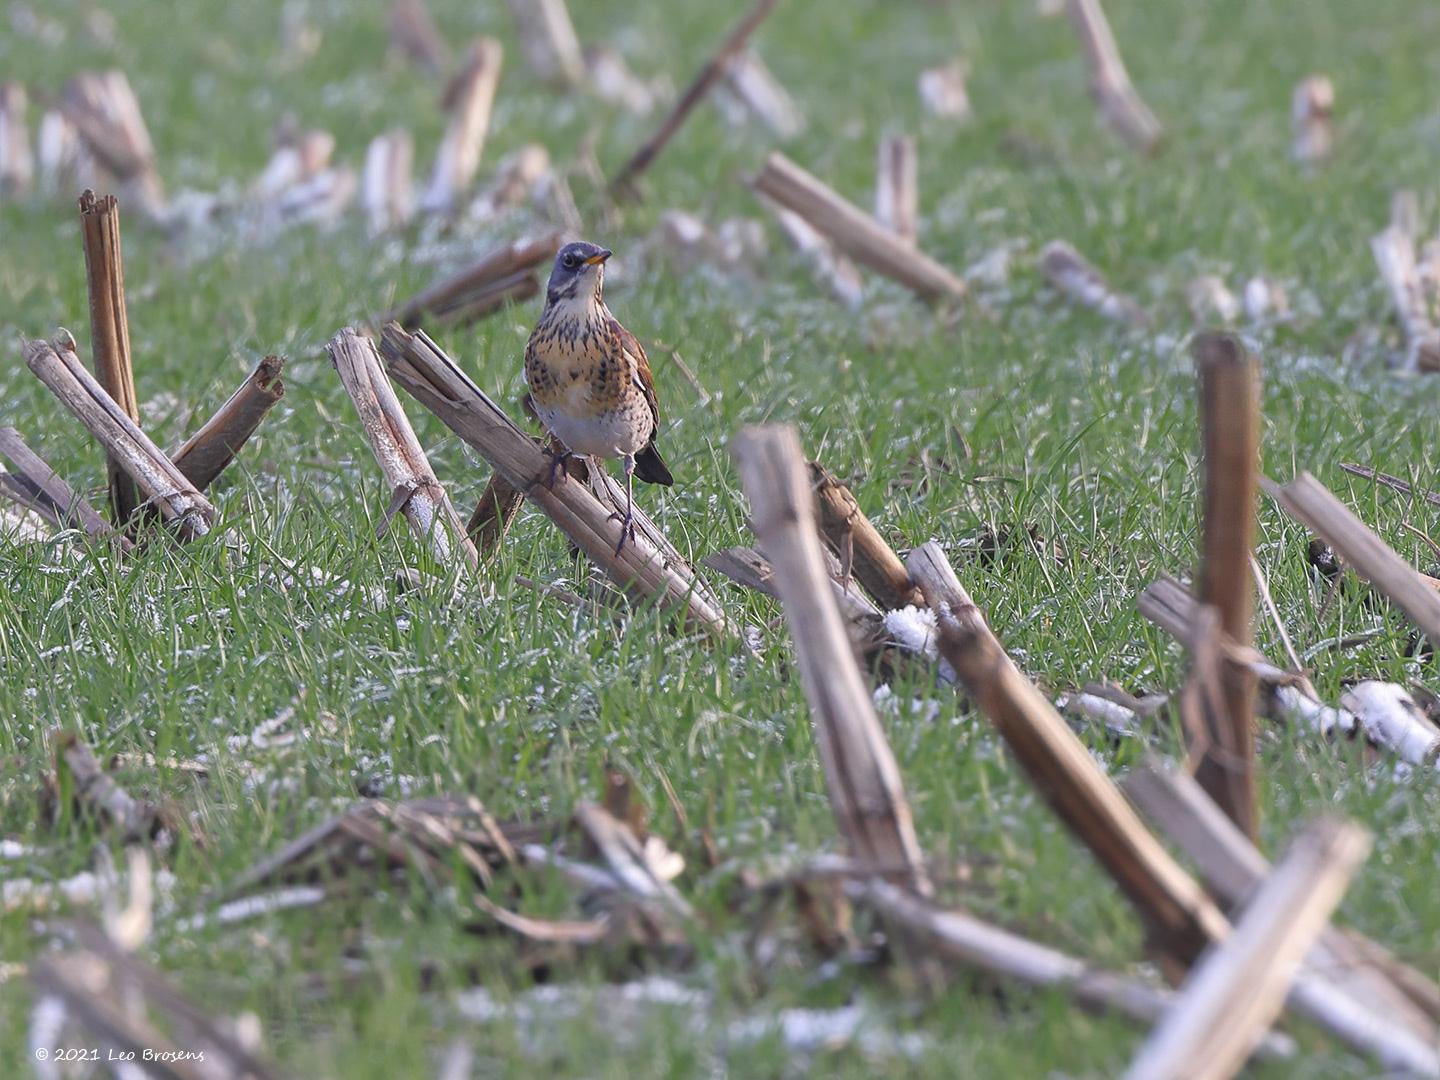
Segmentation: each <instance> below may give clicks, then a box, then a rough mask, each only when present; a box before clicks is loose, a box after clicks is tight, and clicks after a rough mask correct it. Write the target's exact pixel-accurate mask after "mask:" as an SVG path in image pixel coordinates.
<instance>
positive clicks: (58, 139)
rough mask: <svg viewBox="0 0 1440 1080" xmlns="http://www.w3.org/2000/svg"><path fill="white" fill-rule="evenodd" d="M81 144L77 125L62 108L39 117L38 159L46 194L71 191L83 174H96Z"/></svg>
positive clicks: (37, 134)
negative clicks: (71, 121) (76, 129)
mask: <svg viewBox="0 0 1440 1080" xmlns="http://www.w3.org/2000/svg"><path fill="white" fill-rule="evenodd" d="M87 157H88V155H87V153H86V151H85V148H84V147H83V146H82V145H81V143H80V136H79V134H78V133H77V132H76V131H75V125H74V124H72V123H70V121H69V119H68V118H67V117H66V116H65V113H64V112H62V111H61V110H60V109H50V110H49V111H47V112H46V113H44V114H43V115H42V116H41V117H40V126H39V127H38V128H37V129H36V131H35V158H36V163H37V165H38V166H39V172H40V189H41V191H43V192H45V194H47V195H56V194H59V193H61V192H65V193H67V194H68V193H69V192H70V191H71V190H73V189H74V188H76V187H78V186H79V185H80V183H81V180H80V178H81V177H82V176H88V175H93V171H94V170H93V164H92V163H90V162H88V161H87V160H85V159H86V158H87Z"/></svg>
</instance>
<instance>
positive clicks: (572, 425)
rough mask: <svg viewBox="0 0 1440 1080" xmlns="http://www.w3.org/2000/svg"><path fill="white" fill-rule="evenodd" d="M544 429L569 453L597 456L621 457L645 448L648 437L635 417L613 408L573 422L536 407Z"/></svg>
mask: <svg viewBox="0 0 1440 1080" xmlns="http://www.w3.org/2000/svg"><path fill="white" fill-rule="evenodd" d="M535 411H536V412H537V413H539V414H540V419H541V420H543V421H544V422H545V427H546V428H548V429H549V431H550V433H551V434H552V435H554V436H555V437H556V438H557V439H559V440H560V441H561V442H563V443H564V444H565V445H566V446H567V447H569V448H570V450H571V451H572V452H573V453H576V454H596V455H598V456H600V457H609V458H615V457H624V456H625V455H627V454H638V453H639V452H640V451H641V450H643V449H644V448H645V442H646V440H645V439H643V438H641V436H642V435H644V434H648V433H647V432H646V431H645V430H644V427H645V425H643V424H641V423H639V422H638V421H639V418H638V417H635V416H632V415H630V410H628V409H623V408H622V409H615V410H613V411H611V412H608V413H605V414H603V415H601V416H596V417H589V418H587V419H577V418H576V417H573V416H570V415H569V414H567V413H563V412H559V411H557V410H554V409H546V408H537V409H536V410H535Z"/></svg>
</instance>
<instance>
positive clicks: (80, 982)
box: [30, 923, 280, 1080]
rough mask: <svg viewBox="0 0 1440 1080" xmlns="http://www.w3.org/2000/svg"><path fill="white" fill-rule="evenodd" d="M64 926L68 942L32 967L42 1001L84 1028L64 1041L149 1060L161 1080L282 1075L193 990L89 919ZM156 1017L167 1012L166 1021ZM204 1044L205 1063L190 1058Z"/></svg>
mask: <svg viewBox="0 0 1440 1080" xmlns="http://www.w3.org/2000/svg"><path fill="white" fill-rule="evenodd" d="M66 930H67V937H68V938H69V942H70V943H69V945H68V946H67V947H66V948H65V949H63V950H61V951H57V952H51V953H48V954H46V955H44V956H41V957H38V958H37V959H36V960H35V961H33V962H32V964H31V966H30V977H31V979H33V980H34V982H35V990H36V999H37V1001H43V1000H49V1001H52V1002H58V1003H59V1005H60V1007H61V1009H62V1010H63V1015H64V1017H65V1019H66V1020H67V1021H73V1022H74V1023H75V1024H76V1025H78V1026H79V1027H80V1028H81V1029H82V1030H83V1032H84V1034H83V1035H81V1036H79V1037H77V1038H72V1039H67V1040H66V1042H65V1043H64V1045H88V1044H93V1043H99V1044H100V1045H102V1046H104V1047H106V1048H107V1049H106V1051H105V1053H106V1056H107V1057H108V1059H109V1060H111V1061H127V1060H128V1061H134V1062H138V1061H140V1060H144V1061H145V1062H146V1070H145V1073H144V1075H147V1076H156V1077H163V1078H164V1080H215V1078H217V1077H225V1078H233V1080H240V1078H245V1080H280V1074H279V1073H278V1072H276V1071H275V1070H274V1069H273V1068H272V1067H271V1066H270V1065H269V1064H268V1063H266V1062H265V1061H263V1060H261V1059H260V1058H259V1057H258V1056H257V1055H256V1054H255V1053H254V1052H253V1051H252V1050H251V1049H248V1048H247V1047H245V1046H244V1045H242V1043H241V1041H240V1040H239V1039H237V1038H236V1037H235V1036H234V1035H233V1034H232V1033H231V1030H230V1028H231V1025H229V1024H222V1023H220V1022H217V1021H216V1020H214V1019H213V1018H211V1017H210V1016H207V1015H206V1014H205V1013H203V1012H201V1011H200V1010H199V1009H197V1008H196V1007H195V1006H194V1004H193V1002H192V999H191V997H190V996H189V995H188V994H186V993H184V992H183V991H181V990H180V989H179V988H177V987H175V986H173V985H171V984H170V982H168V981H167V980H166V979H165V978H164V976H162V975H161V974H160V973H159V972H158V971H156V970H155V969H154V968H151V967H150V966H148V965H147V964H145V963H143V962H141V961H140V960H138V959H136V958H135V957H134V956H133V955H131V953H130V952H128V951H127V950H126V949H125V948H123V947H122V946H121V945H120V944H118V943H117V942H115V941H112V940H111V939H110V938H109V937H108V936H106V935H105V934H104V933H102V932H101V931H99V930H98V929H96V928H94V927H92V926H89V925H87V924H83V923H71V924H69V925H68V926H67V927H66ZM151 1016H159V1017H163V1019H164V1022H163V1024H156V1023H155V1022H153V1021H152V1020H151ZM172 1036H173V1041H172ZM199 1047H203V1048H204V1049H203V1050H202V1051H199V1052H200V1053H203V1054H204V1055H205V1057H204V1058H203V1060H200V1059H197V1058H195V1057H194V1056H193V1055H194V1054H195V1053H196V1052H197V1050H196V1048H199ZM187 1051H188V1053H187ZM127 1055H128V1056H127ZM137 1071H138V1070H137Z"/></svg>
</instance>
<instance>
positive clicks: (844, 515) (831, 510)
mask: <svg viewBox="0 0 1440 1080" xmlns="http://www.w3.org/2000/svg"><path fill="white" fill-rule="evenodd" d="M809 470H810V486H811V488H812V489H813V490H814V493H815V508H816V510H817V512H818V521H817V524H818V525H819V528H820V532H821V534H822V535H823V536H824V537H825V539H826V540H827V541H828V542H829V544H830V547H831V549H832V550H833V551H834V552H835V554H836V556H837V557H838V558H839V560H840V568H841V573H842V574H843V575H845V576H848V575H850V574H854V576H855V579H856V580H857V581H859V582H860V584H861V585H863V586H864V587H865V591H866V592H868V593H869V594H870V595H871V596H873V597H874V598H875V602H876V603H877V604H879V605H880V607H881V608H882V609H884V610H885V611H894V610H895V609H897V608H903V607H906V606H909V605H913V606H914V607H924V606H925V597H924V596H923V595H922V594H921V592H920V590H919V589H918V588H916V586H915V583H914V582H912V581H911V580H910V575H909V574H908V573H906V571H905V564H904V563H903V562H901V561H900V556H899V555H896V554H895V550H894V549H893V548H892V547H891V546H890V545H889V544H887V543H886V542H885V538H884V537H883V536H881V535H880V530H879V529H877V528H875V526H874V525H873V524H872V523H871V521H870V519H869V518H867V517H866V516H865V513H864V511H862V510H861V509H860V504H859V503H858V502H856V500H855V496H854V495H852V494H851V493H850V489H849V488H847V487H846V486H845V485H844V484H842V483H840V481H838V480H836V479H835V477H834V476H832V475H831V474H830V471H829V470H828V469H826V468H825V466H823V465H821V464H820V462H818V461H812V462H810V464H809Z"/></svg>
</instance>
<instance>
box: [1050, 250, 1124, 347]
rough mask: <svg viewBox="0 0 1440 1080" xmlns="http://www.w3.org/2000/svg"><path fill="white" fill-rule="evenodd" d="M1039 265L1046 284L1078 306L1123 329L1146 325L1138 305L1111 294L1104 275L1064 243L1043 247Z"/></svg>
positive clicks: (1112, 292) (1122, 294)
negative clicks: (1096, 313)
mask: <svg viewBox="0 0 1440 1080" xmlns="http://www.w3.org/2000/svg"><path fill="white" fill-rule="evenodd" d="M1039 265H1040V273H1041V274H1042V275H1043V276H1044V277H1045V280H1046V281H1048V282H1050V284H1051V285H1053V286H1054V287H1055V288H1056V289H1057V290H1059V291H1060V292H1061V293H1062V294H1063V295H1065V296H1068V297H1069V298H1070V299H1071V300H1074V301H1075V302H1076V303H1077V304H1080V305H1081V306H1082V307H1088V308H1090V309H1091V310H1092V311H1095V312H1098V313H1099V314H1100V315H1103V316H1104V317H1105V318H1107V319H1111V320H1113V321H1115V322H1118V323H1125V324H1126V325H1127V326H1134V327H1143V326H1146V325H1147V324H1148V323H1149V322H1150V317H1149V316H1148V315H1146V314H1145V310H1144V309H1143V308H1142V307H1141V306H1140V305H1139V304H1137V303H1136V302H1135V301H1134V300H1132V299H1131V298H1130V297H1128V296H1126V295H1125V294H1124V293H1117V292H1115V291H1114V290H1113V289H1112V288H1111V287H1110V283H1109V282H1108V281H1106V280H1105V276H1104V275H1103V274H1101V273H1100V271H1099V270H1097V269H1095V267H1093V266H1092V265H1090V263H1089V262H1087V261H1086V259H1085V256H1083V255H1081V254H1080V252H1078V251H1076V250H1075V249H1074V248H1073V247H1071V246H1070V245H1069V244H1067V243H1066V242H1065V241H1064V240H1052V241H1050V243H1048V244H1046V245H1045V247H1044V248H1043V249H1042V250H1041V252H1040V264H1039Z"/></svg>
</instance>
